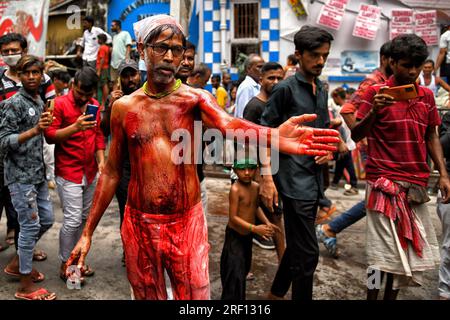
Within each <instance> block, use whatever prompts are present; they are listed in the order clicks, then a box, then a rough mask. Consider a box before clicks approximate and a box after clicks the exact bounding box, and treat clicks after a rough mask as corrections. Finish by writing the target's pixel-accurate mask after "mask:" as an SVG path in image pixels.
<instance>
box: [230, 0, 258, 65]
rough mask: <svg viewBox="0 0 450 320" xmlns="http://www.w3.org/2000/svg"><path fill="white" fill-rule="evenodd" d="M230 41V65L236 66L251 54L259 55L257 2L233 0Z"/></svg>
mask: <svg viewBox="0 0 450 320" xmlns="http://www.w3.org/2000/svg"><path fill="white" fill-rule="evenodd" d="M232 12H233V28H232V30H233V31H232V33H233V36H232V39H231V65H233V66H238V65H240V64H241V63H242V61H243V59H244V57H243V55H245V56H248V55H249V54H251V53H256V54H260V52H261V42H260V40H259V2H258V1H252V0H249V1H245V0H234V3H233V7H232Z"/></svg>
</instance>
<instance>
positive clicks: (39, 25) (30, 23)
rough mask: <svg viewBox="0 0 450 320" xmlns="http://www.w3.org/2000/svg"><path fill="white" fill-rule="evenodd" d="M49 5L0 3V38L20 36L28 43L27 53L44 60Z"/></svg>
mask: <svg viewBox="0 0 450 320" xmlns="http://www.w3.org/2000/svg"><path fill="white" fill-rule="evenodd" d="M49 5H50V0H8V1H0V36H2V35H4V34H7V33H11V32H16V33H20V34H22V35H23V36H24V37H25V38H27V41H28V53H30V54H32V55H35V56H38V57H40V58H42V59H44V58H45V44H46V35H47V22H48V11H49ZM0 65H3V61H0Z"/></svg>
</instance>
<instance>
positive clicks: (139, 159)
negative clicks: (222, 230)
mask: <svg viewBox="0 0 450 320" xmlns="http://www.w3.org/2000/svg"><path fill="white" fill-rule="evenodd" d="M208 99H210V97H209V96H208V95H207V94H206V93H204V92H203V91H201V90H196V89H192V88H190V87H187V86H184V85H183V86H181V87H180V88H179V89H178V90H176V91H175V92H173V93H171V94H170V95H168V96H166V97H163V98H161V99H154V98H150V97H148V96H147V95H145V93H144V92H143V91H142V89H141V90H138V91H136V92H135V93H133V94H132V95H130V96H128V97H125V98H124V99H120V100H123V101H122V104H123V105H125V107H124V108H121V111H122V112H120V123H121V124H122V132H123V134H124V140H123V144H124V145H126V147H127V148H124V146H122V147H121V148H120V150H121V152H129V156H130V161H131V179H130V184H129V189H128V206H130V207H132V208H135V209H137V210H140V211H143V212H147V213H156V214H173V213H181V212H185V211H187V210H189V208H191V207H193V206H194V205H195V204H197V203H198V202H199V201H200V192H199V190H200V186H199V181H198V178H197V174H196V166H195V163H194V147H193V146H194V112H196V109H197V108H200V104H201V103H202V102H207V103H208V104H210V101H206V100H208ZM210 107H211V108H215V107H217V106H216V104H215V103H214V104H212V103H211V104H210ZM197 112H198V110H197ZM176 129H185V130H187V131H188V132H189V133H190V136H191V146H192V148H191V149H190V160H191V161H190V163H189V164H186V163H182V164H176V163H174V162H173V161H172V149H173V148H174V147H175V146H176V145H177V144H178V143H179V141H171V136H172V133H173V132H174V130H176ZM112 131H113V132H114V129H112ZM113 138H114V137H113ZM127 149H128V150H127ZM111 151H112V152H115V150H111Z"/></svg>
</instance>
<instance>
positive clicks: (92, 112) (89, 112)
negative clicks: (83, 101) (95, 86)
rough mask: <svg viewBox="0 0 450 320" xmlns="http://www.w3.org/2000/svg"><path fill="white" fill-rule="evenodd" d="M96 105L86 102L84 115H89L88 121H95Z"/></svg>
mask: <svg viewBox="0 0 450 320" xmlns="http://www.w3.org/2000/svg"><path fill="white" fill-rule="evenodd" d="M97 112H98V106H96V105H93V104H88V105H87V106H86V112H85V113H84V114H85V115H91V118H88V119H87V120H88V121H95V120H96V119H97Z"/></svg>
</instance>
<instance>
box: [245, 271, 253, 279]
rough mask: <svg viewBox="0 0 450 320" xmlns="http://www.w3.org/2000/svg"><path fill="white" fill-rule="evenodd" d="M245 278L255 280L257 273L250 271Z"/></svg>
mask: <svg viewBox="0 0 450 320" xmlns="http://www.w3.org/2000/svg"><path fill="white" fill-rule="evenodd" d="M245 280H247V281H250V280H255V275H254V274H253V272H249V273H248V274H247V276H246V277H245Z"/></svg>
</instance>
